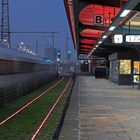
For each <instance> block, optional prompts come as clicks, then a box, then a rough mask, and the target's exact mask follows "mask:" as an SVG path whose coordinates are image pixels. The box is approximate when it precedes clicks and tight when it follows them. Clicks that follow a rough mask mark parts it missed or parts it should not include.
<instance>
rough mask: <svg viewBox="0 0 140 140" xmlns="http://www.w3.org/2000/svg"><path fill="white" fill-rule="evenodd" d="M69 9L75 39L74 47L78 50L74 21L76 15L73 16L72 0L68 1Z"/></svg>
mask: <svg viewBox="0 0 140 140" xmlns="http://www.w3.org/2000/svg"><path fill="white" fill-rule="evenodd" d="M68 8H69V14H70V15H69V16H70V21H71V27H72V32H73V39H74V46H75V49H76V31H75V20H74V14H73V2H72V0H68Z"/></svg>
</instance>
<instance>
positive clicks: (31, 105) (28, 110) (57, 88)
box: [0, 78, 71, 140]
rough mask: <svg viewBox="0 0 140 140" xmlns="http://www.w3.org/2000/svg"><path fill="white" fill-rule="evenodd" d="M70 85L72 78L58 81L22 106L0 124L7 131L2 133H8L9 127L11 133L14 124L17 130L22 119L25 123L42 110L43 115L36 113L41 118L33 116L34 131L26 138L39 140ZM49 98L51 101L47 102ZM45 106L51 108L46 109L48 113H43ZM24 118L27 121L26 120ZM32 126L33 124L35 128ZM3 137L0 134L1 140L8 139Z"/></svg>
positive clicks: (20, 137)
mask: <svg viewBox="0 0 140 140" xmlns="http://www.w3.org/2000/svg"><path fill="white" fill-rule="evenodd" d="M70 83H71V78H70V79H69V80H66V79H64V78H63V79H61V80H60V81H58V82H57V83H56V84H54V85H53V86H51V87H50V88H49V89H47V90H46V91H44V92H43V93H41V94H40V95H39V96H37V97H36V98H34V99H33V100H31V101H30V102H28V103H27V104H25V105H24V106H22V107H21V108H20V109H18V110H17V111H15V112H14V113H13V114H11V115H10V116H8V117H7V118H6V119H4V120H3V121H1V122H0V127H1V128H0V131H1V130H2V129H5V131H2V132H3V133H4V132H6V130H7V127H8V129H9V131H11V129H13V126H11V125H13V124H14V125H15V128H16V129H18V127H20V126H19V125H20V123H18V122H20V121H21V120H22V119H20V118H23V121H25V120H27V119H28V117H31V116H32V115H31V114H32V113H33V114H35V112H37V111H40V110H41V113H39V115H38V114H37V113H36V115H38V116H40V118H37V119H36V116H32V118H33V120H34V118H35V120H34V121H33V122H32V123H29V124H30V125H29V127H31V129H32V130H31V131H30V134H29V136H28V138H25V140H26V139H29V137H30V139H31V140H35V139H36V138H37V135H38V134H39V132H40V131H41V129H42V128H43V126H44V125H45V124H46V122H47V121H48V119H49V117H50V116H51V114H52V113H53V111H54V110H55V108H56V107H57V105H58V103H59V101H60V100H61V98H62V97H63V95H64V93H65V92H66V90H67V89H68V87H69V85H70ZM54 94H55V95H54ZM46 95H47V96H46ZM53 96H56V97H55V98H54V97H53ZM47 97H48V98H49V99H50V100H47ZM45 99H46V101H45ZM51 99H52V102H51ZM47 102H48V103H47ZM49 102H50V104H51V105H49ZM42 103H43V104H42ZM39 105H40V106H39ZM44 105H46V107H47V106H49V107H48V108H47V109H46V111H43V110H42V109H41V108H42V106H43V108H44ZM39 108H40V110H38V109H39ZM24 116H25V118H27V119H25V118H24ZM43 118H44V119H43ZM30 120H31V118H30V119H29V121H30ZM41 120H43V121H41ZM31 121H32V120H31ZM35 121H36V124H35ZM27 122H28V120H27V121H25V123H27ZM31 124H33V126H32V125H31ZM25 125H28V124H25ZM34 126H35V127H34ZM35 128H36V129H35ZM22 129H26V127H22ZM1 135H2V134H1V132H0V139H5V138H6V136H4V137H1ZM10 135H12V133H11V132H10ZM13 136H14V137H15V136H16V134H13ZM22 138H23V136H22V135H21V136H19V137H18V138H11V139H10V140H12V139H13V140H16V139H17V140H18V139H22Z"/></svg>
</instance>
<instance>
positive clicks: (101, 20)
mask: <svg viewBox="0 0 140 140" xmlns="http://www.w3.org/2000/svg"><path fill="white" fill-rule="evenodd" d="M94 24H96V25H103V24H104V17H103V15H102V14H97V15H96V14H95V15H94Z"/></svg>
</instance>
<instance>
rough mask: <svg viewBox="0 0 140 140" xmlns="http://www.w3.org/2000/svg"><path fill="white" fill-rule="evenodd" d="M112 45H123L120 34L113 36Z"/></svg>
mask: <svg viewBox="0 0 140 140" xmlns="http://www.w3.org/2000/svg"><path fill="white" fill-rule="evenodd" d="M113 43H115V44H122V43H123V35H122V34H116V35H114V36H113Z"/></svg>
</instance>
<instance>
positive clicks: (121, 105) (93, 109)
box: [59, 76, 140, 140]
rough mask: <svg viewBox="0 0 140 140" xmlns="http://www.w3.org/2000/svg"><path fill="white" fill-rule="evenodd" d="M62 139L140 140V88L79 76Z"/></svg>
mask: <svg viewBox="0 0 140 140" xmlns="http://www.w3.org/2000/svg"><path fill="white" fill-rule="evenodd" d="M59 140H140V90H138V89H137V88H133V87H132V86H130V87H129V86H119V85H117V84H115V83H112V82H111V81H109V80H106V79H95V78H94V77H87V76H85V77H84V76H83V77H82V76H80V77H77V79H76V84H75V86H74V90H73V93H72V96H71V102H70V106H69V108H68V111H67V114H66V117H65V121H64V125H63V127H62V131H61V134H60V137H59Z"/></svg>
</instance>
